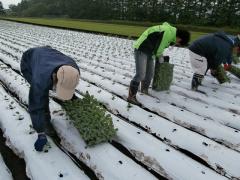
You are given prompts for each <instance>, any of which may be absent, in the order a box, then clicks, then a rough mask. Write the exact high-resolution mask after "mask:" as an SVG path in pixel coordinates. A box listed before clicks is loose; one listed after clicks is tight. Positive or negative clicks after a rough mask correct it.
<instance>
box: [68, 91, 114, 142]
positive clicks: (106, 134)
mask: <svg viewBox="0 0 240 180" xmlns="http://www.w3.org/2000/svg"><path fill="white" fill-rule="evenodd" d="M63 107H64V109H65V111H66V113H67V115H68V116H69V117H70V119H71V121H72V122H73V124H74V126H75V127H76V128H77V129H78V131H79V133H80V135H81V137H82V138H83V140H84V141H85V142H86V144H87V146H93V145H96V144H99V143H101V142H106V141H108V140H111V139H112V137H113V136H115V135H116V131H117V129H115V128H114V126H113V122H112V118H111V116H110V114H106V110H105V109H104V107H103V106H101V105H100V103H99V102H98V101H97V100H96V99H95V98H94V97H93V96H90V95H89V93H88V92H87V93H86V96H85V97H84V98H82V99H75V100H72V101H66V102H64V103H63Z"/></svg>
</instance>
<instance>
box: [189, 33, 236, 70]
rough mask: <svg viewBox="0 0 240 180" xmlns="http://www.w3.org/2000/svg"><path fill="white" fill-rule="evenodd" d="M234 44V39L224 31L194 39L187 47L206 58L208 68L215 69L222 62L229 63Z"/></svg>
mask: <svg viewBox="0 0 240 180" xmlns="http://www.w3.org/2000/svg"><path fill="white" fill-rule="evenodd" d="M235 45H236V42H235V40H234V39H232V38H230V36H227V35H226V34H225V33H224V32H217V33H214V34H209V35H206V36H203V37H201V38H199V39H197V40H196V41H194V42H193V43H192V44H191V45H190V46H189V49H190V50H191V51H192V52H194V53H196V54H198V55H200V56H203V57H206V58H207V61H208V68H211V69H215V68H216V67H217V66H219V65H220V64H222V63H228V64H231V62H232V49H233V47H234V46H235Z"/></svg>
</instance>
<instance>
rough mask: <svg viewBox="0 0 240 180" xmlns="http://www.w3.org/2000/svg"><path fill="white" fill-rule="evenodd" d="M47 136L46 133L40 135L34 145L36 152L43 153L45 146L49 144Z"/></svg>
mask: <svg viewBox="0 0 240 180" xmlns="http://www.w3.org/2000/svg"><path fill="white" fill-rule="evenodd" d="M47 142H48V141H47V136H46V135H45V133H39V134H38V138H37V140H36V142H35V143H34V148H35V150H36V151H39V152H41V151H43V148H44V146H45V145H46V144H47Z"/></svg>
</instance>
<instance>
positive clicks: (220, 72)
mask: <svg viewBox="0 0 240 180" xmlns="http://www.w3.org/2000/svg"><path fill="white" fill-rule="evenodd" d="M215 77H216V79H217V80H218V82H219V84H222V83H225V82H229V83H230V82H231V81H230V79H229V77H228V76H227V74H226V72H225V70H224V68H223V66H222V65H219V66H218V67H217V69H216V73H215Z"/></svg>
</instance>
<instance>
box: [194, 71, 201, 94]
mask: <svg viewBox="0 0 240 180" xmlns="http://www.w3.org/2000/svg"><path fill="white" fill-rule="evenodd" d="M202 80H203V75H200V74H195V73H194V75H193V78H192V90H194V91H196V90H197V89H198V86H199V85H201V84H202Z"/></svg>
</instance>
